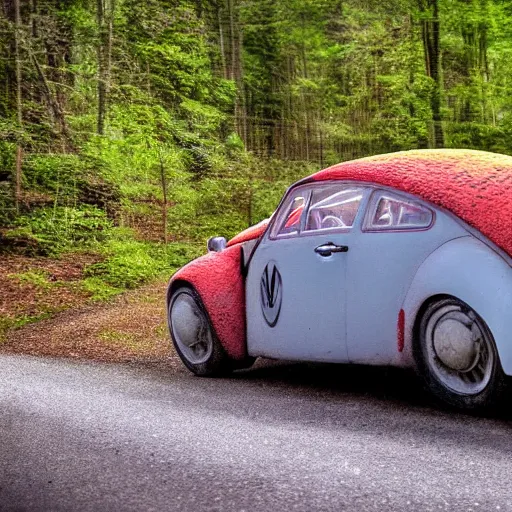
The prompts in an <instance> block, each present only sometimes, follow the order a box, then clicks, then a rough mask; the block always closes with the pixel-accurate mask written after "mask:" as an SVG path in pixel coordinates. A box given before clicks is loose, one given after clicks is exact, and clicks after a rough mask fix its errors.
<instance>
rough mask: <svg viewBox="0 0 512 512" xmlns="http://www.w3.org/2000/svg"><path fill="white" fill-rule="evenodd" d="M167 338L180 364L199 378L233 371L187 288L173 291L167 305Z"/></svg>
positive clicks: (201, 307)
mask: <svg viewBox="0 0 512 512" xmlns="http://www.w3.org/2000/svg"><path fill="white" fill-rule="evenodd" d="M168 323H169V330H170V333H171V338H172V341H173V344H174V347H175V349H176V351H177V352H178V355H179V356H180V358H181V360H182V361H183V364H184V365H185V366H186V367H187V368H188V369H189V370H190V371H192V372H193V373H195V374H196V375H200V376H205V377H206V376H216V375H222V374H226V373H229V372H230V371H231V370H232V369H233V365H232V364H231V360H230V359H229V357H228V355H227V354H226V352H225V350H224V349H223V347H222V345H221V344H220V342H219V340H218V339H217V336H216V335H215V331H214V329H213V326H212V324H211V321H210V318H209V316H208V313H207V311H206V309H205V307H204V304H203V301H202V300H201V297H200V296H199V294H198V293H197V292H196V291H195V290H194V289H193V288H192V287H189V286H181V287H179V288H177V289H176V290H175V291H174V292H173V294H172V296H171V300H170V301H169V307H168Z"/></svg>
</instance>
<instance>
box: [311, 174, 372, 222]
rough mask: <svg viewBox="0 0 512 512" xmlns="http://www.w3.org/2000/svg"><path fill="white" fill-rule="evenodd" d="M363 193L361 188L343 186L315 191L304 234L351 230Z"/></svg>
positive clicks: (326, 187)
mask: <svg viewBox="0 0 512 512" xmlns="http://www.w3.org/2000/svg"><path fill="white" fill-rule="evenodd" d="M363 193H364V189H363V188H361V187H354V186H351V185H341V184H340V185H329V186H324V187H319V188H317V189H315V190H313V192H312V197H311V204H310V206H309V209H308V214H307V219H306V225H305V228H304V232H312V231H324V230H334V229H336V230H339V229H350V228H351V227H352V226H353V225H354V221H355V219H356V215H357V212H358V210H359V206H360V204H361V200H362V199H363Z"/></svg>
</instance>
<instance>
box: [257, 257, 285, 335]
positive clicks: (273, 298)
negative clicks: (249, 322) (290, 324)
mask: <svg viewBox="0 0 512 512" xmlns="http://www.w3.org/2000/svg"><path fill="white" fill-rule="evenodd" d="M260 287H261V310H262V312H263V316H264V317H265V320H266V322H267V324H268V325H269V326H270V327H274V326H275V325H276V324H277V321H278V319H279V313H280V312H281V303H282V302H283V282H282V280H281V274H280V273H279V270H277V267H276V264H275V262H274V261H269V262H268V263H267V266H266V267H265V270H263V274H262V276H261V286H260Z"/></svg>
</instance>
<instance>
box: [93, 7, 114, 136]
mask: <svg viewBox="0 0 512 512" xmlns="http://www.w3.org/2000/svg"><path fill="white" fill-rule="evenodd" d="M114 14H115V0H97V2H96V18H97V23H98V31H99V42H98V127H97V131H98V134H99V135H103V134H104V132H105V119H106V116H107V113H108V100H109V94H110V80H111V73H112V39H113V24H114Z"/></svg>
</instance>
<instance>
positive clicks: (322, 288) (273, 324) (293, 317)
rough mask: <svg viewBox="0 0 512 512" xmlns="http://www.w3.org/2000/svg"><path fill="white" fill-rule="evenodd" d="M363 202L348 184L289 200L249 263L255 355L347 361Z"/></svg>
mask: <svg viewBox="0 0 512 512" xmlns="http://www.w3.org/2000/svg"><path fill="white" fill-rule="evenodd" d="M365 194H366V190H365V189H364V188H362V187H360V186H354V185H350V184H346V183H345V184H343V183H326V184H320V185H314V186H301V187H298V188H295V189H293V190H292V191H291V192H289V193H288V195H287V197H286V198H285V200H284V201H283V203H282V205H281V207H280V209H279V211H278V212H277V213H276V215H275V218H274V221H273V223H272V226H271V227H270V230H269V231H267V233H266V234H265V236H264V238H263V239H262V241H261V243H260V244H259V246H258V247H257V248H256V250H255V252H254V254H253V256H252V259H251V261H250V263H249V270H248V275H247V281H246V307H247V344H248V351H249V353H250V354H251V355H254V356H267V357H273V358H282V359H293V360H304V361H333V362H334V361H336V362H343V361H347V347H346V272H347V251H349V250H350V243H351V237H352V234H353V231H354V227H355V225H356V223H357V222H359V215H358V214H359V208H360V205H361V202H362V200H363V198H364V197H365Z"/></svg>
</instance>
